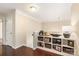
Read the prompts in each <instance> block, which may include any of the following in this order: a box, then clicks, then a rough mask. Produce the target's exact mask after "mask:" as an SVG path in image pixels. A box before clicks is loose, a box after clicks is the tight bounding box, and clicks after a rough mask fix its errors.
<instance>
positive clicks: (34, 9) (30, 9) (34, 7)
mask: <svg viewBox="0 0 79 59" xmlns="http://www.w3.org/2000/svg"><path fill="white" fill-rule="evenodd" d="M27 9H28V11H30V12H36V11H38V10H39V7H38V5H36V4H30V5H29V6H28V8H27Z"/></svg>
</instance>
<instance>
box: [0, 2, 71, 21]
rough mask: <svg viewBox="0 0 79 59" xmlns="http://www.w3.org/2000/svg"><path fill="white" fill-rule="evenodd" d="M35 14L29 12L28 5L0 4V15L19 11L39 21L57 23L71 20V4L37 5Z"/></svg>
mask: <svg viewBox="0 0 79 59" xmlns="http://www.w3.org/2000/svg"><path fill="white" fill-rule="evenodd" d="M36 5H38V7H39V10H38V11H37V12H29V11H28V10H27V6H29V3H0V13H5V12H7V11H9V10H11V9H19V10H21V11H23V12H25V13H27V14H29V15H31V16H33V17H35V18H37V19H38V20H40V21H58V20H70V19H71V6H72V4H71V3H38V4H36Z"/></svg>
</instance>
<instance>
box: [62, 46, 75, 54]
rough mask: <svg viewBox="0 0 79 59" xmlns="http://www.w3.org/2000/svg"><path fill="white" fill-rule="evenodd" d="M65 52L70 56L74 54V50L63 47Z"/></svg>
mask: <svg viewBox="0 0 79 59" xmlns="http://www.w3.org/2000/svg"><path fill="white" fill-rule="evenodd" d="M63 52H65V53H69V54H74V48H69V47H63Z"/></svg>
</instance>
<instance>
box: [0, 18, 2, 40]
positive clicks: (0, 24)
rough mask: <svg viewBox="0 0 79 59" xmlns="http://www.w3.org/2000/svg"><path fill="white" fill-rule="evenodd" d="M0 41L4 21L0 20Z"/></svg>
mask: <svg viewBox="0 0 79 59" xmlns="http://www.w3.org/2000/svg"><path fill="white" fill-rule="evenodd" d="M0 39H2V19H0Z"/></svg>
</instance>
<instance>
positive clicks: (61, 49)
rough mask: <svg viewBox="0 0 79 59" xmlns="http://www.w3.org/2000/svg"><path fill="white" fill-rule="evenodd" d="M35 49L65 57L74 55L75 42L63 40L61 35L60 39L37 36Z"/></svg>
mask: <svg viewBox="0 0 79 59" xmlns="http://www.w3.org/2000/svg"><path fill="white" fill-rule="evenodd" d="M46 38H48V39H46ZM46 40H47V41H46ZM37 48H39V49H43V50H46V51H50V52H53V53H57V54H60V55H66V56H71V55H75V54H76V49H75V40H74V39H73V38H64V36H63V35H61V36H60V37H53V36H38V41H37Z"/></svg>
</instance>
